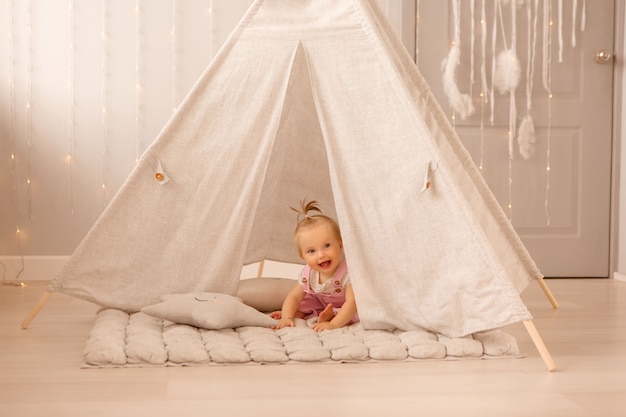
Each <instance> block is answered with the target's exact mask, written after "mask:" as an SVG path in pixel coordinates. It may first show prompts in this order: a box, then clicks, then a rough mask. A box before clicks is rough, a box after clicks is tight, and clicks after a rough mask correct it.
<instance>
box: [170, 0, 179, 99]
mask: <svg viewBox="0 0 626 417" xmlns="http://www.w3.org/2000/svg"><path fill="white" fill-rule="evenodd" d="M176 18H177V16H176V0H172V32H171V33H172V112H175V111H176V107H177V105H178V101H177V94H176V84H177V82H176V72H177V68H176V60H177V56H176Z"/></svg>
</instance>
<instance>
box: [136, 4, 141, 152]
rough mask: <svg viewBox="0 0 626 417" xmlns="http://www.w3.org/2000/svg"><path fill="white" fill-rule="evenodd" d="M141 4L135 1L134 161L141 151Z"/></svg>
mask: <svg viewBox="0 0 626 417" xmlns="http://www.w3.org/2000/svg"><path fill="white" fill-rule="evenodd" d="M141 30H142V27H141V4H140V0H136V2H135V163H137V162H139V155H140V152H141V82H140V77H141Z"/></svg>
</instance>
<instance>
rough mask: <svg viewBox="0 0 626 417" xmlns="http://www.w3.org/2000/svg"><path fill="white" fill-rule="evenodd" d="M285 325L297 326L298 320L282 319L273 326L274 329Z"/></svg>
mask: <svg viewBox="0 0 626 417" xmlns="http://www.w3.org/2000/svg"><path fill="white" fill-rule="evenodd" d="M283 327H296V322H295V321H294V319H280V321H279V322H278V324H277V325H276V326H274V327H272V329H274V330H278V329H282V328H283Z"/></svg>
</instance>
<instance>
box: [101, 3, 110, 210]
mask: <svg viewBox="0 0 626 417" xmlns="http://www.w3.org/2000/svg"><path fill="white" fill-rule="evenodd" d="M106 6H107V3H106V0H102V88H101V94H102V153H101V181H102V207H103V208H104V207H105V206H106V162H107V161H106V156H107V142H108V130H109V129H108V120H107V117H108V116H107V104H108V101H107V51H108V45H107V7H106Z"/></svg>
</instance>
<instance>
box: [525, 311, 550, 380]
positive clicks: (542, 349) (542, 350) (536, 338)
mask: <svg viewBox="0 0 626 417" xmlns="http://www.w3.org/2000/svg"><path fill="white" fill-rule="evenodd" d="M524 326H525V327H526V331H527V332H528V334H529V335H530V338H531V339H532V340H533V343H534V344H535V347H536V348H537V350H538V351H539V355H541V359H543V362H544V363H545V364H546V367H547V368H548V371H550V372H552V371H554V370H555V369H556V364H555V363H554V359H552V355H550V352H548V348H547V347H546V345H545V344H544V343H543V340H542V339H541V336H540V335H539V332H538V331H537V328H536V327H535V324H534V323H533V321H532V320H524Z"/></svg>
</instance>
